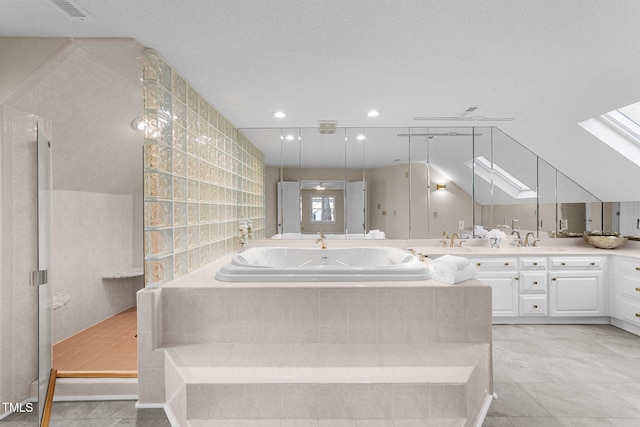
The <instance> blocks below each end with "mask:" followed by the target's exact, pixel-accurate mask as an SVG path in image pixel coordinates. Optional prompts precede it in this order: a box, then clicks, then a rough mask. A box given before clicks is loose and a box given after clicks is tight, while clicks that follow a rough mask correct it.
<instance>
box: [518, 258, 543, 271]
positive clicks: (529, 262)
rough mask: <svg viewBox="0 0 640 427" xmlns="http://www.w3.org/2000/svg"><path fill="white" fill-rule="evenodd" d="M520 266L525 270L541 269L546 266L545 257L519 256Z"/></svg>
mask: <svg viewBox="0 0 640 427" xmlns="http://www.w3.org/2000/svg"><path fill="white" fill-rule="evenodd" d="M520 268H526V269H527V270H538V269H539V270H543V269H545V268H547V259H546V258H520Z"/></svg>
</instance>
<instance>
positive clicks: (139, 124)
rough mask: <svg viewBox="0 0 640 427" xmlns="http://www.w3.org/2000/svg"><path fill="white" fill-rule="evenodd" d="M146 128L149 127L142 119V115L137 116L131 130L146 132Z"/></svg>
mask: <svg viewBox="0 0 640 427" xmlns="http://www.w3.org/2000/svg"><path fill="white" fill-rule="evenodd" d="M146 127H147V124H146V123H145V122H144V119H143V118H142V114H140V115H139V116H137V117H136V118H135V119H133V121H132V122H131V129H133V130H145V128H146Z"/></svg>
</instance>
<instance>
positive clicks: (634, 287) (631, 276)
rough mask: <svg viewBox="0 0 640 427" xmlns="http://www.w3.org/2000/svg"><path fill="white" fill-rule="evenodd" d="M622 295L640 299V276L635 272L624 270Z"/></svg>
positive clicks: (621, 273)
mask: <svg viewBox="0 0 640 427" xmlns="http://www.w3.org/2000/svg"><path fill="white" fill-rule="evenodd" d="M620 275H621V276H622V293H623V294H624V295H628V296H630V297H636V298H640V274H636V272H635V271H629V270H622V271H621V272H620Z"/></svg>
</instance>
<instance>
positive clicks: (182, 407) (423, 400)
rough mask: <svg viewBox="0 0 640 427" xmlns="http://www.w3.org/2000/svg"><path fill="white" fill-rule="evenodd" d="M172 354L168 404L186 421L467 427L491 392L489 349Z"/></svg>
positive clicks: (295, 348) (211, 347) (195, 350)
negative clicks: (323, 421)
mask: <svg viewBox="0 0 640 427" xmlns="http://www.w3.org/2000/svg"><path fill="white" fill-rule="evenodd" d="M166 353H167V354H166V357H167V359H166V370H165V384H166V391H167V396H166V398H167V403H168V404H169V407H170V409H171V411H173V413H174V415H175V417H176V419H177V420H179V421H180V422H181V424H183V423H184V422H186V421H187V420H190V421H192V422H195V420H199V421H198V422H203V420H208V421H207V422H209V421H212V422H213V421H214V420H228V419H233V420H242V419H250V420H272V421H273V422H274V423H273V425H278V424H277V422H278V421H279V420H296V419H307V420H309V419H313V420H316V421H318V420H320V419H331V420H339V419H347V420H352V421H357V420H371V419H375V420H377V421H379V422H378V424H377V425H380V426H383V425H384V423H382V424H381V423H380V422H381V421H382V420H394V419H395V420H414V421H416V422H418V424H416V425H428V426H430V425H434V424H433V423H432V421H435V420H441V419H446V420H447V422H448V421H452V422H454V421H455V420H458V421H460V422H461V424H460V422H458V424H455V423H454V424H453V425H461V426H465V425H472V424H469V421H467V420H468V419H471V418H474V417H477V414H478V413H479V412H480V408H481V407H482V405H483V404H484V402H485V400H486V396H487V395H488V394H489V391H488V390H490V375H489V366H490V355H489V345H488V344H416V345H411V344H404V345H375V344H365V345H356V344H344V345H330V344H295V345H294V344H289V345H286V344H284V345H272V344H244V345H240V344H202V345H185V346H176V347H172V348H168V349H166ZM419 420H429V423H428V424H419ZM461 420H462V421H461ZM318 422H319V421H318ZM362 422H364V421H362ZM362 422H361V424H362ZM443 422H444V421H443ZM192 424H193V423H192ZM403 424H405V425H407V423H403ZM194 425H198V424H197V423H196V424H194ZM207 425H208V424H207ZM212 425H216V424H215V423H213V424H212ZM232 425H236V424H235V423H234V424H232ZM327 425H329V424H327ZM389 425H390V426H391V427H395V425H394V424H389ZM435 425H438V424H435ZM445 425H447V424H445ZM356 427H357V426H356Z"/></svg>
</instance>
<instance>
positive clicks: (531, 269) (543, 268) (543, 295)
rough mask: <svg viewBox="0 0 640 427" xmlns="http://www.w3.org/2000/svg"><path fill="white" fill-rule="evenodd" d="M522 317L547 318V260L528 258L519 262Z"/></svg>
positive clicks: (544, 258) (543, 258)
mask: <svg viewBox="0 0 640 427" xmlns="http://www.w3.org/2000/svg"><path fill="white" fill-rule="evenodd" d="M518 266H519V270H520V273H519V276H518V278H519V280H518V282H519V291H520V292H519V306H520V316H546V315H547V314H548V309H547V307H548V296H547V258H546V257H536V258H533V257H526V258H520V259H519V260H518Z"/></svg>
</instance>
